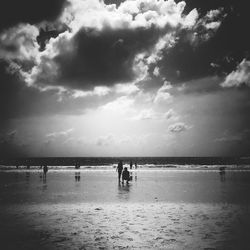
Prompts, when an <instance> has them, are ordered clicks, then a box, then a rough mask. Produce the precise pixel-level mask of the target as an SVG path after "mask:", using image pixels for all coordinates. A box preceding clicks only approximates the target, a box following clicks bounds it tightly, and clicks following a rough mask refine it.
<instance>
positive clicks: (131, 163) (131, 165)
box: [129, 161, 133, 169]
mask: <svg viewBox="0 0 250 250" xmlns="http://www.w3.org/2000/svg"><path fill="white" fill-rule="evenodd" d="M129 165H130V169H132V168H133V162H132V161H130V164H129Z"/></svg>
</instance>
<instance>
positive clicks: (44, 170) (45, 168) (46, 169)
mask: <svg viewBox="0 0 250 250" xmlns="http://www.w3.org/2000/svg"><path fill="white" fill-rule="evenodd" d="M47 172H48V167H47V165H44V166H43V178H44V179H46V174H47Z"/></svg>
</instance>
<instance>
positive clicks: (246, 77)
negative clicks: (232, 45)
mask: <svg viewBox="0 0 250 250" xmlns="http://www.w3.org/2000/svg"><path fill="white" fill-rule="evenodd" d="M244 84H245V85H246V86H248V87H250V61H247V60H246V59H243V60H242V61H241V63H240V64H239V65H238V66H237V69H236V70H235V71H232V72H231V73H230V74H229V75H227V76H226V78H225V80H224V82H223V83H221V86H222V87H239V86H241V85H244Z"/></svg>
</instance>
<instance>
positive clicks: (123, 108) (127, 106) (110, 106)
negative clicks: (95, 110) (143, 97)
mask: <svg viewBox="0 0 250 250" xmlns="http://www.w3.org/2000/svg"><path fill="white" fill-rule="evenodd" d="M133 104H134V99H132V98H129V97H127V96H121V97H119V98H117V99H116V100H114V101H112V102H109V103H107V104H105V105H103V106H102V107H101V108H100V109H101V110H105V111H111V112H118V113H120V112H121V113H125V112H128V111H130V110H132V105H133Z"/></svg>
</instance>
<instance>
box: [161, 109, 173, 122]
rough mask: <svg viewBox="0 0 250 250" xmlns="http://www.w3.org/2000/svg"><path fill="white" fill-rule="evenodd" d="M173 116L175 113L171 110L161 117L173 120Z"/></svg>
mask: <svg viewBox="0 0 250 250" xmlns="http://www.w3.org/2000/svg"><path fill="white" fill-rule="evenodd" d="M174 116H175V112H174V110H173V109H169V110H168V111H167V112H166V113H164V115H163V117H164V118H165V119H167V120H169V119H171V118H173V117H174Z"/></svg>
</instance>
